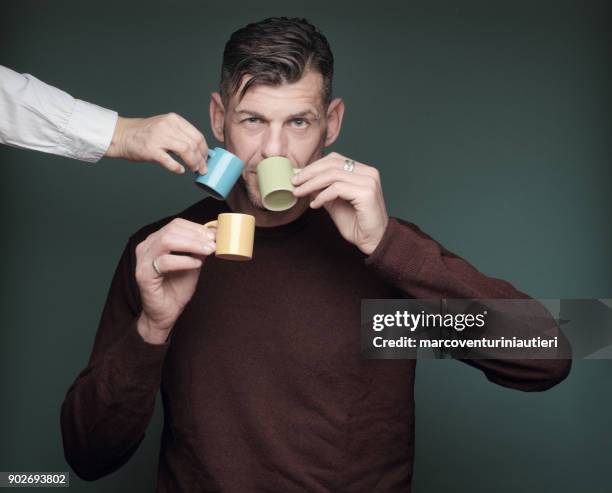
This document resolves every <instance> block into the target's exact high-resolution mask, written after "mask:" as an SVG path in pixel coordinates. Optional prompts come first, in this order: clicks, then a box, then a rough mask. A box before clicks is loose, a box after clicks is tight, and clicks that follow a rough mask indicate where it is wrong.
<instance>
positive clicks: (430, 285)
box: [61, 199, 570, 493]
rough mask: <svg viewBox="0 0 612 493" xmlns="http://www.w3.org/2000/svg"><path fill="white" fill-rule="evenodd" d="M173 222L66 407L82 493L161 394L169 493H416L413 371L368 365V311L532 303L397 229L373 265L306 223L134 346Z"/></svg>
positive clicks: (124, 448)
mask: <svg viewBox="0 0 612 493" xmlns="http://www.w3.org/2000/svg"><path fill="white" fill-rule="evenodd" d="M227 211H228V208H227V205H226V204H225V203H223V202H217V201H215V200H213V199H205V200H203V201H201V202H199V203H197V204H195V205H194V206H192V207H190V208H189V209H187V210H186V211H184V212H182V213H181V214H179V215H178V217H183V218H185V219H188V220H190V221H194V222H198V223H205V222H207V221H209V220H212V219H214V218H216V216H217V215H218V214H219V213H220V212H227ZM171 219H173V217H170V218H167V219H164V220H162V221H160V222H158V223H155V224H152V225H149V226H147V227H145V228H143V229H141V230H140V231H138V232H137V233H136V234H135V235H133V236H132V237H131V238H130V240H129V242H128V244H127V246H126V248H125V250H124V252H123V255H122V257H121V259H120V261H119V265H118V267H117V270H116V272H115V276H114V278H113V281H112V285H111V288H110V291H109V294H108V298H107V301H106V305H105V307H104V311H103V313H102V318H101V321H100V325H99V327H98V332H97V334H96V339H95V343H94V347H93V351H92V354H91V358H90V360H89V363H88V365H87V367H86V368H85V369H84V370H83V371H82V372H81V373H80V374H79V375H78V377H77V378H76V380H75V382H74V383H73V385H72V386H71V387H70V389H69V390H68V393H67V395H66V398H65V401H64V404H63V406H62V413H61V425H62V434H63V439H64V450H65V455H66V459H67V460H68V462H69V464H70V465H71V466H72V468H73V469H74V471H75V472H76V473H77V474H78V475H79V476H80V477H82V478H84V479H89V480H93V479H96V478H99V477H101V476H104V475H106V474H109V473H111V472H113V471H114V470H116V469H118V468H119V467H121V466H122V465H123V464H124V463H126V462H127V461H128V460H129V458H130V457H131V455H132V454H133V453H134V452H135V450H136V449H137V447H138V445H139V444H140V442H141V441H142V439H143V437H144V433H145V431H146V428H147V425H148V423H149V421H150V418H151V416H152V413H153V410H154V401H155V396H156V393H157V391H158V390H159V389H160V388H161V394H162V398H163V407H164V428H163V433H162V436H161V454H160V462H159V471H158V483H157V491H158V492H172V493H178V492H188V493H196V492H223V493H250V492H274V493H281V492H282V493H291V492H309V493H318V492H321V493H323V492H326V493H331V492H334V493H338V492H342V493H345V492H346V493H349V492H355V493H373V492H380V493H391V492H403V493H405V492H409V491H410V483H411V478H412V468H413V457H414V455H413V454H414V394H413V388H414V377H415V365H416V361H415V360H368V359H364V358H362V357H361V356H360V307H361V299H364V298H370V299H373V298H430V299H431V298H528V296H527V295H525V294H524V293H521V292H520V291H517V290H516V289H515V288H514V287H512V286H511V285H510V284H509V283H507V282H505V281H502V280H498V279H493V278H490V277H486V276H485V275H483V274H481V273H480V272H478V271H477V270H476V269H475V268H474V267H472V266H471V265H470V264H469V263H467V262H466V261H465V260H462V259H461V258H459V257H457V256H456V255H454V254H453V253H451V252H449V251H448V250H446V249H444V248H443V247H441V246H440V245H439V244H438V243H437V242H435V241H434V240H432V239H431V238H430V237H429V236H427V235H426V234H424V233H423V232H421V231H420V230H419V229H418V228H417V227H416V226H415V225H413V224H411V223H408V222H406V221H403V220H401V219H396V218H390V221H389V225H388V227H387V229H386V231H385V234H384V237H383V239H382V241H381V243H380V244H379V245H378V247H377V248H376V250H375V251H374V252H373V253H372V255H370V256H367V255H365V254H363V253H361V252H360V251H359V250H358V249H357V248H356V247H355V246H353V245H351V244H350V243H348V242H346V241H345V240H344V239H342V237H341V236H340V234H339V233H338V232H337V230H336V227H335V225H334V224H333V222H332V221H331V219H330V217H329V216H328V214H327V212H326V211H325V210H324V209H320V210H308V211H307V212H306V213H305V214H303V215H302V216H301V217H300V218H299V219H297V220H296V221H294V222H292V223H289V224H286V225H283V226H279V227H272V228H256V233H255V247H254V256H253V260H252V261H250V262H231V261H224V260H219V259H217V258H215V257H214V256H211V257H209V258H208V259H207V260H206V262H205V263H204V266H203V267H202V272H201V275H200V279H199V284H198V287H197V289H196V292H195V295H194V296H193V299H192V300H191V302H190V303H189V304H188V305H187V307H186V309H185V311H184V312H183V314H182V315H181V317H180V318H179V320H178V322H177V324H176V325H175V327H174V329H173V331H172V333H171V337H170V338H169V340H168V341H167V343H166V344H163V345H153V344H149V343H147V342H145V341H144V340H143V339H142V338H141V337H140V335H139V334H138V332H137V331H136V319H137V317H138V315H139V313H140V302H139V295H138V287H137V285H136V281H135V278H134V268H135V254H134V249H135V247H136V245H137V244H138V243H139V242H141V241H142V240H144V239H145V238H146V237H147V236H148V235H149V234H150V233H152V232H153V231H156V230H157V229H159V228H160V227H161V226H163V225H164V224H165V223H167V222H168V221H170V220H171ZM535 335H539V334H534V336H535ZM548 335H549V336H550V334H548ZM560 339H561V341H562V344H566V341H565V339H564V338H563V336H562V335H560ZM466 362H467V363H468V364H470V365H472V366H475V367H477V368H479V369H480V370H482V371H483V372H484V373H485V375H486V377H487V378H488V379H489V380H491V381H493V382H495V383H498V384H500V385H504V386H507V387H513V388H517V389H521V390H526V391H530V390H545V389H547V388H549V387H551V386H553V385H555V384H556V383H558V382H560V381H561V380H563V378H565V376H566V375H567V374H568V372H569V368H570V361H569V360H522V361H509V360H504V361H495V360H473V361H466Z"/></svg>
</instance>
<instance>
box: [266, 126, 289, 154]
mask: <svg viewBox="0 0 612 493" xmlns="http://www.w3.org/2000/svg"><path fill="white" fill-rule="evenodd" d="M286 146H287V143H286V138H285V136H284V135H283V129H282V128H274V127H273V126H270V127H269V128H268V130H267V132H266V133H265V134H264V136H263V142H262V144H261V155H262V156H263V157H264V159H265V158H268V157H271V156H284V155H285V153H286V152H287V149H286Z"/></svg>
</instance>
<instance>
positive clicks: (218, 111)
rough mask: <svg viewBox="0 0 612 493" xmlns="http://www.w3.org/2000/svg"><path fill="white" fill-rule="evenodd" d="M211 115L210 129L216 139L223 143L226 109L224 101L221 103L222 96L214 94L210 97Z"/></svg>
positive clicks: (209, 109)
mask: <svg viewBox="0 0 612 493" xmlns="http://www.w3.org/2000/svg"><path fill="white" fill-rule="evenodd" d="M208 111H209V113H210V127H211V128H212V131H213V135H214V136H215V139H217V140H218V141H219V142H223V141H224V140H225V139H224V133H223V125H224V123H225V107H224V106H223V101H221V94H219V93H218V92H213V93H212V94H211V95H210V107H209V108H208Z"/></svg>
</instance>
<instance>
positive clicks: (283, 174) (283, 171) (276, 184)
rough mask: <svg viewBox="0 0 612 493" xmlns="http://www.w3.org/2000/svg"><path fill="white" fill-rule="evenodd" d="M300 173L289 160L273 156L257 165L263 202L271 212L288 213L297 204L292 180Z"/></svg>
mask: <svg viewBox="0 0 612 493" xmlns="http://www.w3.org/2000/svg"><path fill="white" fill-rule="evenodd" d="M299 171H300V169H299V168H294V167H293V164H292V163H291V161H289V159H287V158H286V157H282V156H272V157H269V158H266V159H264V160H263V161H261V162H260V163H259V164H258V165H257V179H258V181H259V193H260V194H261V201H262V202H263V205H264V207H265V208H266V209H268V210H269V211H286V210H287V209H291V208H292V207H293V206H294V205H295V204H296V202H297V197H294V195H293V190H294V187H293V184H292V183H291V178H292V177H293V175H295V174H296V173H298V172H299Z"/></svg>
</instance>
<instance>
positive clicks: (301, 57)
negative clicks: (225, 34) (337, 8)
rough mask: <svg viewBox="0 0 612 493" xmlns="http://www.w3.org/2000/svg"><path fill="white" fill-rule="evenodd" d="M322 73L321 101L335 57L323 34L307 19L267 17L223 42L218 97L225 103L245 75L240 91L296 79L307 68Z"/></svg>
mask: <svg viewBox="0 0 612 493" xmlns="http://www.w3.org/2000/svg"><path fill="white" fill-rule="evenodd" d="M310 69H313V70H315V71H317V72H319V73H320V74H321V75H322V76H323V94H322V96H323V98H322V99H323V103H324V105H325V106H327V105H328V104H329V102H330V101H331V93H332V77H333V73H334V57H333V55H332V52H331V49H330V47H329V43H328V42H327V39H326V38H325V36H323V34H322V33H321V32H320V31H319V30H318V29H317V28H316V27H314V26H313V25H312V24H310V22H308V21H307V20H306V19H300V18H297V17H294V18H287V17H269V18H267V19H264V20H262V21H259V22H255V23H252V24H248V25H247V26H245V27H243V28H241V29H239V30H238V31H236V32H234V33H233V34H232V35H231V37H230V39H229V41H228V42H227V43H226V45H225V50H224V51H223V63H222V66H221V84H220V86H221V87H220V89H221V98H222V100H223V104H224V105H226V106H227V104H228V102H229V100H230V98H231V96H233V95H235V94H236V93H237V92H238V89H239V88H240V84H241V82H242V79H243V78H244V76H245V75H248V76H251V78H250V79H249V80H248V81H247V82H246V84H245V85H244V87H243V88H242V90H241V91H240V95H239V98H240V99H242V98H243V97H244V95H245V93H246V92H247V90H248V89H249V88H250V87H252V86H254V85H258V84H263V85H270V86H276V85H280V84H283V83H293V82H297V81H298V80H300V79H301V78H302V76H303V75H304V72H305V71H306V70H310Z"/></svg>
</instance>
